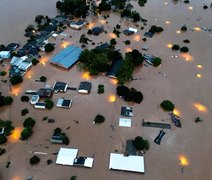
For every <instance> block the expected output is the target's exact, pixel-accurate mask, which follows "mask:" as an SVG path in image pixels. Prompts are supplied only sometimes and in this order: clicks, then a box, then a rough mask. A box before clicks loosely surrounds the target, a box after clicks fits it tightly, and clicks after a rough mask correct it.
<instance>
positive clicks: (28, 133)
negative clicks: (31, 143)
mask: <svg viewBox="0 0 212 180" xmlns="http://www.w3.org/2000/svg"><path fill="white" fill-rule="evenodd" d="M32 133H33V130H32V128H30V127H27V128H24V129H23V131H22V132H21V137H20V138H21V140H23V141H24V140H26V139H28V138H29V137H30V136H31V135H32Z"/></svg>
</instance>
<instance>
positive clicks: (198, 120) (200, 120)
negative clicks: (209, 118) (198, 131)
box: [194, 117, 203, 123]
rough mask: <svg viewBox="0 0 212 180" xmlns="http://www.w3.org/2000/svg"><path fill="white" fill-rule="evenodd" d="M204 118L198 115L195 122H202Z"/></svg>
mask: <svg viewBox="0 0 212 180" xmlns="http://www.w3.org/2000/svg"><path fill="white" fill-rule="evenodd" d="M202 121H203V120H202V119H201V118H200V117H196V118H195V119H194V122H195V123H198V122H202Z"/></svg>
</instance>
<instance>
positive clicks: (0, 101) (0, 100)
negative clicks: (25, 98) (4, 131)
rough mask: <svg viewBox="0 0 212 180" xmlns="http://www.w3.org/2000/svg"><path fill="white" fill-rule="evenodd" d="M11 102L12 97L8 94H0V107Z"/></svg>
mask: <svg viewBox="0 0 212 180" xmlns="http://www.w3.org/2000/svg"><path fill="white" fill-rule="evenodd" d="M12 103H13V98H12V97H10V96H0V107H1V106H5V105H11V104H12Z"/></svg>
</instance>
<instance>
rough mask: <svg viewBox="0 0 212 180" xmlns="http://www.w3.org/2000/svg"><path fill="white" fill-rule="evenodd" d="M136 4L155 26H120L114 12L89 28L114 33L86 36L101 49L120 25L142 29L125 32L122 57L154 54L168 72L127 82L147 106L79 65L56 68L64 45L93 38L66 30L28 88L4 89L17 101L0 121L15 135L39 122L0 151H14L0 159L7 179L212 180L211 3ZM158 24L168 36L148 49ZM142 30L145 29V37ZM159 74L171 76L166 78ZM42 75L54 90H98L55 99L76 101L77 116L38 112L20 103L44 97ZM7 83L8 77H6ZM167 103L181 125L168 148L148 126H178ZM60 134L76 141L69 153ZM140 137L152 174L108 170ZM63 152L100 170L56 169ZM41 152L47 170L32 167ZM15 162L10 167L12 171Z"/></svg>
mask: <svg viewBox="0 0 212 180" xmlns="http://www.w3.org/2000/svg"><path fill="white" fill-rule="evenodd" d="M131 3H132V5H133V6H134V8H135V9H136V10H137V11H138V12H140V14H141V16H142V17H143V18H144V19H147V20H148V22H147V25H146V26H144V25H143V23H142V22H139V23H136V24H135V23H132V22H131V21H129V20H126V19H121V18H120V15H119V14H118V13H112V12H111V13H108V14H109V15H110V17H109V18H108V19H106V20H104V18H103V17H102V15H100V16H99V17H88V21H89V22H91V23H90V26H97V25H99V26H100V25H102V26H104V29H105V30H106V31H107V32H108V33H107V34H105V33H102V34H100V35H99V36H93V35H87V37H88V38H89V39H91V40H93V42H95V44H96V45H97V44H98V43H100V42H109V41H110V39H111V38H112V37H114V34H112V31H113V27H115V26H116V25H117V24H120V25H121V30H123V29H125V28H128V27H134V28H137V29H138V33H137V34H135V35H132V36H125V35H124V34H123V33H121V34H120V38H116V37H115V38H116V40H117V45H116V48H117V49H120V52H122V53H123V54H124V53H125V52H126V51H129V50H131V49H138V50H139V51H141V52H142V53H143V54H144V53H148V54H153V55H155V56H158V57H161V59H162V60H163V61H162V65H161V66H160V67H157V68H155V67H152V66H148V67H146V66H142V67H139V68H137V69H135V71H134V74H133V77H134V78H137V79H139V78H140V79H139V80H133V81H129V82H127V83H126V86H128V87H134V88H136V89H138V90H140V91H141V92H142V93H143V96H144V100H143V101H142V102H141V104H132V103H127V102H124V101H123V99H120V98H119V97H118V96H117V95H116V87H117V85H116V82H115V81H114V80H112V79H109V78H107V77H105V76H104V75H101V76H98V77H88V76H85V74H84V73H83V72H80V71H79V70H78V68H77V65H74V66H73V67H72V68H71V69H69V70H63V69H61V68H58V67H55V66H53V65H52V64H50V62H49V60H50V59H51V58H52V57H53V56H54V55H55V54H57V53H59V52H60V51H61V50H62V49H63V48H64V47H63V46H64V43H63V44H62V43H61V42H62V41H61V39H62V38H64V41H65V43H66V45H69V44H72V45H76V46H81V45H80V43H79V38H80V35H81V34H83V33H85V34H87V30H88V28H89V27H86V28H83V29H82V30H80V31H76V30H71V29H70V28H69V27H67V29H66V30H65V33H67V34H68V36H67V37H63V36H58V37H57V38H56V40H54V39H49V41H52V42H55V43H56V49H55V50H54V51H53V53H50V54H46V53H43V54H42V58H41V60H40V61H41V63H39V64H38V65H37V66H34V67H32V69H31V70H30V71H29V72H28V73H27V74H26V75H25V77H24V82H23V83H22V84H21V85H19V86H14V87H12V91H11V92H10V89H9V85H8V83H2V82H1V84H0V91H2V93H3V95H5V96H6V95H11V96H12V97H13V99H14V102H13V104H12V105H11V106H4V107H1V108H0V118H1V119H10V120H11V121H12V122H13V125H14V126H15V127H16V129H18V128H22V123H23V121H24V119H25V117H28V116H31V117H32V118H34V119H35V120H36V125H35V127H34V128H33V131H34V133H33V135H32V137H30V138H29V140H27V141H21V140H19V137H18V133H17V134H16V136H15V135H12V137H10V138H9V141H8V143H7V144H5V145H1V146H0V147H1V148H5V149H6V151H7V152H6V154H4V155H2V156H1V157H0V158H1V163H0V179H1V180H25V179H26V178H27V177H28V176H33V177H34V178H33V180H44V179H48V180H68V179H70V177H71V176H72V175H76V176H77V177H78V179H79V180H93V179H94V180H131V179H133V180H139V179H143V180H154V179H158V180H170V179H171V180H179V179H182V180H210V179H212V153H211V151H212V140H211V137H212V131H211V126H212V121H211V118H212V116H211V107H212V98H211V89H212V81H211V78H212V71H211V69H212V62H211V57H212V51H211V47H212V36H211V34H210V33H212V32H208V31H204V30H201V29H200V28H202V27H207V28H212V27H211V25H212V18H211V17H212V10H211V9H210V8H209V9H207V10H203V8H202V6H203V4H204V3H206V4H209V3H210V2H209V0H204V1H201V2H200V1H191V2H190V4H185V3H183V2H178V3H174V1H171V0H167V1H165V0H158V1H155V0H148V2H147V4H146V5H145V7H139V6H138V5H137V1H131ZM52 8H54V7H52ZM199 17H201V18H199ZM1 18H3V17H1ZM32 21H33V19H32ZM106 21H107V22H108V23H106ZM154 24H155V25H158V26H161V27H163V29H164V31H163V32H162V33H160V34H156V35H155V36H154V37H153V38H147V41H146V42H144V41H142V38H144V32H146V31H148V30H149V28H150V26H151V25H154ZM184 24H186V25H187V27H188V31H186V32H180V33H177V31H178V30H179V29H180V28H181V27H182V26H183V25H184ZM141 27H144V29H143V30H141ZM195 27H196V28H195ZM23 30H24V29H23ZM70 36H72V37H71V38H70ZM184 39H189V40H190V43H189V44H184V43H183V40H184ZM125 40H130V41H131V44H130V45H125V44H124V43H123V41H125ZM14 41H16V39H14ZM169 44H179V45H180V46H183V45H185V46H187V47H189V50H190V51H189V54H186V55H182V54H180V53H177V52H173V51H172V50H171V49H170V48H169V47H170V46H169ZM96 45H95V46H96ZM144 45H148V46H149V50H148V51H147V52H145V51H143V50H142V46H144ZM95 46H92V45H91V43H89V44H88V45H87V48H88V49H92V48H93V47H95ZM168 46H169V47H168ZM5 64H7V65H6V66H1V67H0V70H4V69H6V70H7V69H8V64H9V62H7V61H5V62H3V65H5ZM159 72H162V73H165V74H166V76H165V77H164V76H163V75H162V74H161V73H159ZM197 74H201V76H200V75H198V76H197ZM41 75H43V76H46V77H47V83H48V84H49V85H51V86H52V85H53V84H54V82H55V81H56V80H57V81H64V82H67V83H69V85H70V86H71V87H78V85H79V83H80V82H81V81H82V80H86V79H88V80H89V81H90V82H92V90H91V93H90V94H88V95H82V94H78V92H77V91H71V90H68V91H67V92H66V93H57V94H54V95H53V97H52V99H53V101H54V102H55V104H56V102H57V99H58V98H62V97H64V98H67V99H72V100H73V105H72V107H71V108H70V109H62V108H57V107H56V106H55V107H54V108H53V109H51V110H39V109H35V108H34V107H33V106H32V105H31V104H30V103H26V102H21V101H20V97H21V96H22V95H23V94H24V92H25V90H27V89H36V90H37V89H39V88H41V87H44V85H45V84H44V83H41V82H34V79H38V78H39V77H40V76H41ZM1 79H9V78H8V75H7V76H6V77H3V78H1ZM98 84H104V86H105V93H104V94H101V95H100V94H97V89H98V88H97V87H98ZM111 96H112V98H111ZM166 99H169V100H171V101H172V102H173V103H174V104H175V106H176V110H175V113H177V114H178V115H179V116H180V117H181V119H182V121H181V122H182V128H177V127H175V126H174V124H171V125H172V129H170V130H167V129H165V130H164V131H165V132H166V135H165V136H164V138H163V140H162V142H161V145H157V144H155V143H154V142H153V141H154V139H155V137H156V136H157V134H158V133H159V130H160V129H158V128H150V127H143V126H142V119H144V120H145V121H153V122H165V123H171V121H170V117H169V115H168V113H167V112H165V111H163V110H162V109H161V108H158V106H159V105H160V103H161V102H162V101H163V100H166ZM200 105H201V106H200ZM121 106H131V107H133V110H134V116H133V117H132V127H130V128H124V127H119V126H118V118H119V117H120V111H121ZM24 108H28V109H29V114H27V115H26V116H24V117H23V116H21V110H22V109H24ZM97 114H102V115H103V116H104V117H105V118H106V120H105V122H104V123H102V124H100V125H93V119H94V117H95V116H96V115H97ZM45 116H48V117H49V118H52V119H55V123H47V121H43V120H42V119H43V117H45ZM198 116H199V117H201V118H202V119H203V122H200V123H195V122H194V119H195V117H198ZM162 120H163V121H162ZM76 121H78V122H79V123H76ZM111 126H112V127H113V128H111ZM56 127H60V128H61V129H62V130H63V131H64V132H65V133H66V135H67V136H68V137H69V138H70V144H69V145H68V146H65V145H62V146H61V145H57V144H51V142H50V141H49V139H50V137H51V136H52V133H53V130H54V129H55V128H56ZM67 127H70V128H68V129H67ZM136 136H142V137H144V138H145V139H148V140H149V141H150V150H149V151H147V152H146V153H145V155H144V157H145V174H140V173H129V172H121V171H111V170H109V169H108V167H109V155H110V152H114V151H115V150H116V151H118V152H119V153H124V152H125V142H126V140H127V139H134V138H135V137H136ZM60 147H71V148H78V149H79V152H80V155H82V156H88V157H91V156H92V155H94V165H93V168H91V169H89V168H80V167H69V166H62V165H56V164H55V161H56V155H54V153H56V152H58V151H59V148H60ZM36 151H38V152H45V153H47V155H38V156H39V157H40V159H41V161H40V163H39V164H38V165H36V166H31V165H30V164H29V159H30V157H32V156H33V152H36ZM48 159H52V160H53V163H52V164H51V165H47V163H46V161H47V160H48ZM8 161H10V162H11V164H10V166H9V168H6V164H7V162H8Z"/></svg>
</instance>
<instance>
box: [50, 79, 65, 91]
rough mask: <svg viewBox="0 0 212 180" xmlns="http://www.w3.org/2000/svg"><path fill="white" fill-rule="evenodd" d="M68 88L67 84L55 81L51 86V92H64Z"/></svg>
mask: <svg viewBox="0 0 212 180" xmlns="http://www.w3.org/2000/svg"><path fill="white" fill-rule="evenodd" d="M67 88H68V83H65V82H60V81H56V82H55V83H54V85H53V90H54V92H55V93H57V92H66V91H67Z"/></svg>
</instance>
